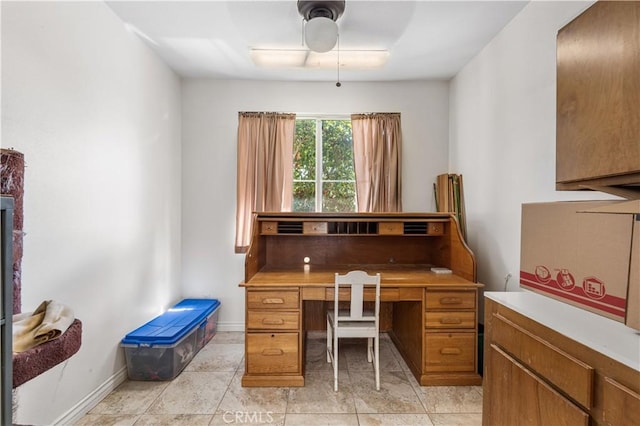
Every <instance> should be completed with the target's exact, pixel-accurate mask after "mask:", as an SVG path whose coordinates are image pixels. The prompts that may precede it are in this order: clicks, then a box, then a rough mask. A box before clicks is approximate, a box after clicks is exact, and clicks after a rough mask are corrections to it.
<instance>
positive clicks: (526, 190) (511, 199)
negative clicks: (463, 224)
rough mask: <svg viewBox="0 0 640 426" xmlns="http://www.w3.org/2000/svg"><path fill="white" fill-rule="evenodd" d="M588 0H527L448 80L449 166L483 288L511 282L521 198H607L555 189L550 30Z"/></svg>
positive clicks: (514, 282)
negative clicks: (458, 181) (456, 176)
mask: <svg viewBox="0 0 640 426" xmlns="http://www.w3.org/2000/svg"><path fill="white" fill-rule="evenodd" d="M591 4H592V2H576V1H571V2H536V1H534V2H531V3H529V4H528V5H527V6H526V7H525V8H524V9H523V10H522V12H520V14H518V15H517V16H516V17H515V18H514V19H513V20H512V21H511V22H510V23H509V24H508V25H507V26H506V27H505V29H504V30H503V31H502V32H500V33H499V34H498V35H497V36H496V37H495V38H494V40H493V41H492V42H491V43H489V44H488V45H487V46H486V47H485V48H484V49H483V51H482V52H481V53H480V54H478V55H477V56H476V57H475V58H474V59H473V60H472V61H471V62H470V63H469V64H467V65H466V66H465V67H464V69H463V70H462V71H460V73H458V75H457V76H456V77H455V78H454V79H453V80H452V81H451V88H450V137H451V139H450V141H451V142H450V170H451V171H455V172H459V173H462V174H463V175H464V179H465V180H464V184H465V201H466V207H467V215H468V228H469V244H470V246H471V248H472V249H473V250H474V252H475V253H476V256H477V258H478V278H479V281H481V282H483V283H485V284H486V289H485V290H494V291H497V290H503V289H504V285H505V277H506V275H507V274H508V273H511V274H512V277H511V279H510V280H509V284H508V290H517V289H518V280H519V271H520V213H521V205H522V203H526V202H539V201H555V200H570V199H597V198H611V197H609V196H605V195H603V194H599V193H593V192H556V191H555V117H556V113H555V111H556V97H555V93H556V78H555V72H556V57H555V53H556V34H557V31H558V30H559V29H560V28H562V27H563V26H564V25H566V24H567V23H568V22H569V21H571V20H572V19H573V18H574V17H576V16H577V15H579V14H580V13H581V12H582V11H583V10H584V9H586V8H587V7H588V6H590V5H591Z"/></svg>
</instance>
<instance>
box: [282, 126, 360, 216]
mask: <svg viewBox="0 0 640 426" xmlns="http://www.w3.org/2000/svg"><path fill="white" fill-rule="evenodd" d="M293 211H297V212H354V211H356V185H355V170H354V162H353V137H352V134H351V120H349V119H324V118H323V119H321V118H299V119H296V130H295V139H294V142H293Z"/></svg>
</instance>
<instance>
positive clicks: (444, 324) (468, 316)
mask: <svg viewBox="0 0 640 426" xmlns="http://www.w3.org/2000/svg"><path fill="white" fill-rule="evenodd" d="M425 327H426V328H475V327H476V313H475V312H472V311H461V312H455V311H437V312H427V316H426V321H425Z"/></svg>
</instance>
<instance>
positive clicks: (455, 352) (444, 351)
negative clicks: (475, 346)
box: [440, 348, 460, 355]
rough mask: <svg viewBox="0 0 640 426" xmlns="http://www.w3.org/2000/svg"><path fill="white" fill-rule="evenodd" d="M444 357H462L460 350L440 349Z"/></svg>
mask: <svg viewBox="0 0 640 426" xmlns="http://www.w3.org/2000/svg"><path fill="white" fill-rule="evenodd" d="M440 354H442V355H460V349H458V348H442V349H440Z"/></svg>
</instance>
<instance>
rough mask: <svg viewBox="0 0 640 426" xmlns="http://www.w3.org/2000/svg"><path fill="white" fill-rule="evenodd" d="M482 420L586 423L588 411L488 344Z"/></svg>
mask: <svg viewBox="0 0 640 426" xmlns="http://www.w3.org/2000/svg"><path fill="white" fill-rule="evenodd" d="M486 362H487V364H488V365H487V369H486V370H485V371H486V372H487V373H488V374H487V375H486V376H485V380H487V383H491V387H490V389H491V392H492V395H491V396H489V397H487V394H486V393H485V395H484V402H485V404H484V406H483V407H482V411H483V413H482V414H483V419H482V420H483V422H482V423H483V424H490V425H495V426H502V425H504V426H512V425H524V424H527V425H571V426H574V425H575V426H578V425H583V426H587V425H589V414H588V413H586V412H585V411H583V410H582V409H580V407H578V406H577V405H575V404H573V403H572V402H571V401H569V399H567V398H565V397H564V396H563V395H562V394H560V393H559V392H556V391H555V390H554V389H553V388H552V387H551V386H549V385H548V384H547V383H545V382H544V381H543V380H540V378H538V376H537V375H535V374H534V373H533V372H531V371H530V370H529V369H527V368H526V367H525V366H523V365H522V364H520V363H519V362H518V361H517V360H515V359H513V358H511V357H510V356H509V355H508V354H506V353H505V352H503V351H502V350H500V349H499V348H498V347H497V346H495V345H490V346H489V351H488V358H487V361H486ZM594 424H595V423H594Z"/></svg>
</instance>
